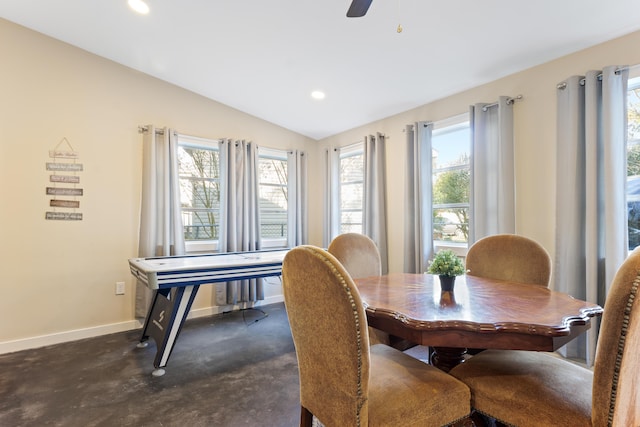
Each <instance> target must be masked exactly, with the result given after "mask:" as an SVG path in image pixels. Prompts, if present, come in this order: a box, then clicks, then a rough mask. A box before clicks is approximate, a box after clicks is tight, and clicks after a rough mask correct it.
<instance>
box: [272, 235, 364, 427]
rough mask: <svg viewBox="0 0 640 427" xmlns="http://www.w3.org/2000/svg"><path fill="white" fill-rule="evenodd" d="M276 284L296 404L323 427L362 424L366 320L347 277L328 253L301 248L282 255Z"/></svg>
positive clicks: (315, 248) (358, 299)
mask: <svg viewBox="0 0 640 427" xmlns="http://www.w3.org/2000/svg"><path fill="white" fill-rule="evenodd" d="M282 283H283V290H284V301H285V306H286V309H287V314H288V316H289V323H290V325H291V333H292V336H293V341H294V345H295V348H296V355H297V358H298V369H299V373H300V404H301V405H302V406H303V407H305V408H307V409H308V410H309V411H311V413H312V414H314V415H315V416H316V417H318V418H319V419H320V420H321V421H322V422H323V423H324V424H325V425H342V426H357V425H367V423H368V412H369V409H368V388H369V366H370V359H369V338H368V334H367V318H366V315H365V311H364V307H363V305H362V300H361V299H360V294H359V293H358V289H357V288H356V286H355V284H354V283H353V280H352V279H351V277H350V276H349V273H348V272H347V271H346V270H345V268H344V267H343V266H342V264H341V263H340V262H339V261H338V260H337V259H336V258H335V257H334V256H333V255H331V254H330V253H329V252H327V251H325V250H323V249H321V248H317V247H315V246H310V245H303V246H298V247H295V248H294V249H291V250H290V251H289V252H288V253H287V255H286V256H285V258H284V262H283V265H282Z"/></svg>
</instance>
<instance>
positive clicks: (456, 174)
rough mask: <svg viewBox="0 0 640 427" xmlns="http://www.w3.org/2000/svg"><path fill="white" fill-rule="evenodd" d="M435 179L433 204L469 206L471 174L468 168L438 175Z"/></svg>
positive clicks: (435, 175) (447, 171) (446, 171)
mask: <svg viewBox="0 0 640 427" xmlns="http://www.w3.org/2000/svg"><path fill="white" fill-rule="evenodd" d="M433 179H434V182H433V203H434V204H435V205H441V204H449V203H466V204H469V191H470V187H471V186H470V182H471V181H470V179H471V173H470V171H469V168H468V167H466V168H464V169H451V170H445V171H443V172H439V173H436V174H434V178H433Z"/></svg>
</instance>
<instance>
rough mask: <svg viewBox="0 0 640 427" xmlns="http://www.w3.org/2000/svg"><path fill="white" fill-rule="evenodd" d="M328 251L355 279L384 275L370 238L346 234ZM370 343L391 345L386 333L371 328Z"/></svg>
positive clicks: (333, 243) (334, 242)
mask: <svg viewBox="0 0 640 427" xmlns="http://www.w3.org/2000/svg"><path fill="white" fill-rule="evenodd" d="M327 250H328V251H329V252H330V253H331V254H332V255H333V256H335V257H336V258H337V259H338V261H340V263H341V264H342V265H343V266H344V268H346V269H347V271H348V272H349V275H350V276H351V277H352V278H353V279H359V278H361V277H369V276H379V275H380V274H382V262H381V261H380V251H379V250H378V246H376V244H375V242H374V241H373V240H371V239H370V238H369V237H368V236H365V235H364V234H359V233H344V234H340V235H339V236H337V237H336V238H335V239H333V240H332V241H331V243H329V247H328V248H327ZM369 341H370V343H371V344H372V345H373V344H387V345H389V344H391V337H389V334H387V333H386V332H383V331H381V330H379V329H376V328H374V327H371V326H369Z"/></svg>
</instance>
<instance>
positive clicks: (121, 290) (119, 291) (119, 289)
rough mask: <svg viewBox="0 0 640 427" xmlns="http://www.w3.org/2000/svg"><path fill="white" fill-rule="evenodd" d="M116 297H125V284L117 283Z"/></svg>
mask: <svg viewBox="0 0 640 427" xmlns="http://www.w3.org/2000/svg"><path fill="white" fill-rule="evenodd" d="M116 295H124V282H116Z"/></svg>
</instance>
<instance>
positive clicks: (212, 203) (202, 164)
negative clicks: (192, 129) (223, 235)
mask: <svg viewBox="0 0 640 427" xmlns="http://www.w3.org/2000/svg"><path fill="white" fill-rule="evenodd" d="M178 146H179V148H178V175H179V177H180V178H179V179H180V203H181V206H182V224H183V227H184V239H185V244H186V250H187V252H194V251H204V250H208V251H212V250H217V243H218V236H219V234H218V233H219V228H218V227H219V224H220V152H219V149H218V142H217V141H214V140H207V139H201V138H195V137H190V136H185V135H179V136H178Z"/></svg>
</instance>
